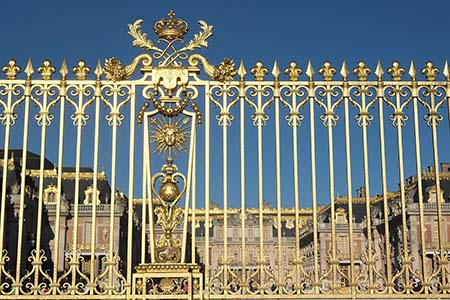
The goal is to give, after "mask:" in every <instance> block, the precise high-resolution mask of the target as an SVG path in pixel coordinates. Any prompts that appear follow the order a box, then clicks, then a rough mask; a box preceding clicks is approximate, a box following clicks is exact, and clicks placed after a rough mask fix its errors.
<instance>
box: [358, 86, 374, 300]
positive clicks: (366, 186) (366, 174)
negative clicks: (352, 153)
mask: <svg viewBox="0 0 450 300" xmlns="http://www.w3.org/2000/svg"><path fill="white" fill-rule="evenodd" d="M361 89H365V87H364V86H362V87H361ZM361 105H362V108H361V110H362V111H364V112H366V111H367V107H366V94H365V93H362V94H361ZM361 118H362V120H361V121H362V124H361V126H362V140H363V165H364V198H365V200H364V201H365V204H366V230H367V271H368V275H369V293H373V292H374V290H373V288H374V284H373V268H374V265H375V261H374V260H373V252H372V251H373V250H372V249H373V246H372V242H373V240H372V219H371V218H372V215H371V213H370V205H371V203H370V202H371V200H370V186H369V185H370V180H369V154H368V145H367V126H368V125H369V123H368V122H369V119H368V116H361Z"/></svg>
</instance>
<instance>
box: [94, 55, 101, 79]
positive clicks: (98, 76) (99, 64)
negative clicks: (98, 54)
mask: <svg viewBox="0 0 450 300" xmlns="http://www.w3.org/2000/svg"><path fill="white" fill-rule="evenodd" d="M94 74H95V75H96V76H97V78H96V79H97V80H100V79H101V77H102V74H103V68H102V63H101V62H100V59H98V62H97V66H96V67H95V71H94Z"/></svg>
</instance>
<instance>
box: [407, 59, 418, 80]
mask: <svg viewBox="0 0 450 300" xmlns="http://www.w3.org/2000/svg"><path fill="white" fill-rule="evenodd" d="M408 75H409V76H410V77H411V80H412V81H415V80H416V76H417V70H416V66H415V65H414V60H412V59H411V65H410V66H409V71H408Z"/></svg>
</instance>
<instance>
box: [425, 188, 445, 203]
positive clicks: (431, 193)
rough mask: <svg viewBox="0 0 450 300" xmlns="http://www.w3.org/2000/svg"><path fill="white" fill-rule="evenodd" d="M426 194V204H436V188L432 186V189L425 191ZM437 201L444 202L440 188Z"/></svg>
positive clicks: (442, 191)
mask: <svg viewBox="0 0 450 300" xmlns="http://www.w3.org/2000/svg"><path fill="white" fill-rule="evenodd" d="M427 193H428V203H436V194H437V191H436V186H435V185H433V186H432V187H429V188H428V189H427ZM439 201H440V202H442V201H444V190H443V189H442V188H441V190H440V197H439Z"/></svg>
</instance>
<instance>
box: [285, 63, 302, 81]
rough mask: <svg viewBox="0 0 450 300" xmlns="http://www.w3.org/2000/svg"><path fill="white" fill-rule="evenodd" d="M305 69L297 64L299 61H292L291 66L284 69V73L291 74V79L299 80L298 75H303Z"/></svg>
mask: <svg viewBox="0 0 450 300" xmlns="http://www.w3.org/2000/svg"><path fill="white" fill-rule="evenodd" d="M302 73H303V71H302V69H300V68H299V67H298V65H297V62H295V61H291V62H290V63H289V67H287V68H286V69H284V74H286V75H288V76H289V80H290V81H297V80H298V76H300V75H302Z"/></svg>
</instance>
